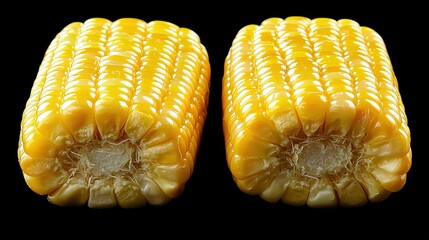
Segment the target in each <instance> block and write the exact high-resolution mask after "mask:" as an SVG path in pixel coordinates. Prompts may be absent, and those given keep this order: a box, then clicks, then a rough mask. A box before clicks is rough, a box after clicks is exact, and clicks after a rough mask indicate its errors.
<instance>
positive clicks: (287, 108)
mask: <svg viewBox="0 0 429 240" xmlns="http://www.w3.org/2000/svg"><path fill="white" fill-rule="evenodd" d="M222 106H223V127H224V135H225V143H226V152H227V162H228V166H229V168H230V171H231V173H232V176H233V178H234V180H235V182H236V183H237V185H238V187H239V188H240V189H241V190H242V191H244V192H245V193H248V194H252V195H260V196H261V197H262V198H263V199H265V200H267V201H269V202H278V201H280V200H281V201H283V202H284V203H286V204H290V205H305V204H307V205H308V206H310V207H333V206H336V205H337V204H339V205H341V206H362V205H364V204H366V203H367V202H368V200H369V201H371V202H379V201H383V200H385V199H386V198H387V197H388V196H389V194H390V193H392V192H397V191H399V190H401V189H402V187H403V186H404V184H405V181H406V174H407V172H408V171H409V169H410V167H411V148H410V141H411V139H410V131H409V128H408V125H407V124H408V123H407V116H406V114H405V109H404V105H403V103H402V100H401V96H400V93H399V88H398V82H397V79H396V77H395V74H394V71H393V67H392V65H391V62H390V59H389V56H388V53H387V50H386V46H385V44H384V42H383V40H382V38H381V37H380V36H379V35H378V34H377V33H376V32H375V31H374V30H372V29H370V28H368V27H362V26H360V25H359V24H358V23H357V22H355V21H353V20H348V19H341V20H338V21H336V20H333V19H329V18H316V19H312V20H311V19H308V18H305V17H288V18H286V19H280V18H270V19H266V20H265V21H263V22H262V24H261V25H260V26H257V25H248V26H245V27H243V28H242V29H241V30H240V31H239V32H238V34H237V35H236V37H235V39H234V40H233V42H232V46H231V48H230V51H229V53H228V56H227V57H226V60H225V72H224V77H223V92H222Z"/></svg>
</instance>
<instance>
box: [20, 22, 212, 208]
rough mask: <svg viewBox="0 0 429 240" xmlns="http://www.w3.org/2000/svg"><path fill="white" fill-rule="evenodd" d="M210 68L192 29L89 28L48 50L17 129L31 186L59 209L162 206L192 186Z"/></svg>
mask: <svg viewBox="0 0 429 240" xmlns="http://www.w3.org/2000/svg"><path fill="white" fill-rule="evenodd" d="M209 80H210V66H209V61H208V55H207V52H206V49H205V47H204V46H203V45H202V44H201V43H200V39H199V37H198V35H197V34H196V33H195V32H193V31H192V30H190V29H187V28H179V27H178V26H176V25H174V24H172V23H169V22H165V21H152V22H149V23H146V22H144V21H143V20H139V19H133V18H123V19H118V20H116V21H114V22H111V21H109V20H107V19H103V18H92V19H88V20H87V21H85V22H84V23H80V22H75V23H71V24H69V25H68V26H66V27H65V28H64V29H63V30H62V31H61V32H60V33H58V34H57V36H56V37H55V39H54V40H53V41H52V43H51V44H50V46H49V47H48V49H47V51H46V53H45V56H44V59H43V61H42V63H41V65H40V68H39V71H38V74H37V77H36V79H35V82H34V85H33V88H32V91H31V94H30V97H29V99H28V101H27V104H26V107H25V110H24V112H23V118H22V123H21V134H20V138H19V147H18V158H19V163H20V166H21V168H22V171H23V175H24V178H25V181H26V183H27V184H28V186H29V187H30V188H31V189H32V190H33V191H34V192H36V193H38V194H41V195H48V200H49V201H50V202H51V203H53V204H55V205H59V206H76V205H77V206H80V205H84V204H86V203H87V204H88V207H90V208H109V207H115V206H119V207H122V208H135V207H141V206H144V205H145V204H146V203H149V204H151V205H163V204H165V203H167V202H168V201H169V200H171V199H172V198H175V197H177V196H179V195H180V194H181V192H182V191H183V189H184V186H185V183H186V181H187V180H188V179H189V178H190V176H191V174H192V171H193V166H194V161H195V158H196V154H197V149H198V145H199V141H200V138H201V134H202V128H203V124H204V121H205V118H206V113H207V109H206V108H207V104H208V95H209Z"/></svg>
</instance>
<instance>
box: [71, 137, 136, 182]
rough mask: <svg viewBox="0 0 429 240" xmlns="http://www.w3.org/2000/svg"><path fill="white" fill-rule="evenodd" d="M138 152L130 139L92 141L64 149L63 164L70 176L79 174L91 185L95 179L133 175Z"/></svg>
mask: <svg viewBox="0 0 429 240" xmlns="http://www.w3.org/2000/svg"><path fill="white" fill-rule="evenodd" d="M139 153H140V151H139V147H138V146H137V145H136V144H133V143H131V142H130V141H122V142H118V143H112V142H107V141H92V142H90V143H88V144H85V145H80V146H76V147H75V148H74V149H73V150H70V149H68V150H65V154H66V156H67V158H65V160H66V161H64V166H65V168H66V169H68V171H70V173H71V175H70V177H76V176H79V178H82V180H84V182H87V184H88V185H91V184H92V182H93V181H94V180H96V179H108V178H111V177H120V176H124V175H127V176H131V177H133V176H134V174H135V172H136V171H137V169H138V168H139V162H140V154H139Z"/></svg>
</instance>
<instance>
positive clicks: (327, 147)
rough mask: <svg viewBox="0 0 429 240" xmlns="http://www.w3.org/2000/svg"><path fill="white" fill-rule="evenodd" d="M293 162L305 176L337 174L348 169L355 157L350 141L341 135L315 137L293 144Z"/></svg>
mask: <svg viewBox="0 0 429 240" xmlns="http://www.w3.org/2000/svg"><path fill="white" fill-rule="evenodd" d="M292 146H293V147H292V149H291V152H292V155H291V160H292V164H293V165H294V166H295V169H296V170H297V171H298V172H300V173H301V175H304V176H310V177H320V176H325V175H335V174H338V173H341V172H343V171H344V170H346V169H347V166H349V165H351V161H352V158H353V148H352V144H351V142H350V141H348V140H346V139H343V138H339V137H314V138H309V139H306V140H304V141H298V142H295V143H293V145H292Z"/></svg>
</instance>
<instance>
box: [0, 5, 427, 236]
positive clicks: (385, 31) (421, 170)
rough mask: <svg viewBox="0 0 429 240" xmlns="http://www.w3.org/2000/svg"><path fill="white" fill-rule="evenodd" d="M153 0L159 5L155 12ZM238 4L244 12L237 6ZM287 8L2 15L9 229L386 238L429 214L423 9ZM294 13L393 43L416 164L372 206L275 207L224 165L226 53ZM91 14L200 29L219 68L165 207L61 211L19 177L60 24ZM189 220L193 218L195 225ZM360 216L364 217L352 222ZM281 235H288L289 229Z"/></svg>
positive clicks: (120, 8)
mask: <svg viewBox="0 0 429 240" xmlns="http://www.w3.org/2000/svg"><path fill="white" fill-rule="evenodd" d="M146 4H147V5H146ZM151 4H154V6H150V5H151ZM233 4H235V5H237V6H236V7H234V8H233V7H232V5H233ZM282 4H283V5H281V4H279V3H271V2H268V1H262V2H258V3H257V4H251V3H229V4H221V3H217V2H201V3H198V4H195V3H186V2H180V3H176V4H174V5H171V4H170V3H165V2H152V3H143V2H140V3H138V4H134V3H126V2H124V1H119V2H112V3H99V5H96V4H94V5H93V6H90V5H89V4H87V3H86V4H85V3H77V2H64V3H57V5H58V6H56V5H49V6H42V5H40V4H38V5H27V4H25V6H21V7H20V8H12V9H10V10H11V12H12V16H14V17H10V18H7V19H5V23H6V24H5V25H4V26H5V29H3V32H4V34H3V35H2V37H3V38H4V39H5V40H6V42H7V44H6V45H4V46H3V47H4V48H5V49H4V51H6V52H8V54H7V55H6V56H7V59H4V60H6V61H7V62H8V63H7V64H6V67H5V66H4V65H3V68H4V72H8V73H10V75H9V76H7V78H6V79H3V80H4V81H3V83H4V84H5V83H7V84H6V85H8V89H11V90H10V91H11V92H10V93H9V90H6V89H3V92H4V93H5V94H6V95H7V94H9V95H10V94H12V95H13V97H12V99H11V98H10V97H7V98H6V99H7V100H3V101H4V103H5V104H4V105H3V106H4V107H5V108H6V109H7V110H6V112H4V116H3V119H4V120H6V121H10V122H8V123H7V125H6V126H5V125H4V126H3V129H5V130H7V137H5V138H4V139H3V140H4V141H3V142H4V143H5V145H4V146H5V148H3V153H6V154H7V155H6V157H5V159H4V160H3V164H5V165H2V166H3V168H2V171H3V172H4V173H6V175H3V176H5V177H6V178H5V179H4V180H2V182H1V185H3V186H5V187H6V188H5V189H6V190H3V193H2V201H3V202H4V204H3V206H4V208H3V209H2V210H3V211H4V214H2V217H5V218H7V219H8V220H7V222H9V219H12V220H14V221H12V223H16V224H18V225H22V224H23V225H28V224H29V221H30V222H31V223H32V224H35V223H37V222H39V220H38V219H42V218H47V219H49V220H48V222H45V220H43V221H42V220H40V221H41V222H42V223H43V225H46V224H47V223H49V224H48V225H47V226H54V225H53V224H58V226H63V227H66V226H65V222H68V223H69V224H72V225H79V226H80V227H79V228H80V229H82V228H88V227H87V226H88V225H86V224H84V223H83V222H86V223H89V222H92V223H112V224H120V223H126V224H125V225H127V226H130V227H131V226H133V228H134V230H135V231H143V228H144V226H146V230H148V229H147V228H148V226H149V225H148V224H149V223H155V224H154V225H168V226H177V225H182V226H185V225H186V226H185V227H186V230H185V231H190V232H192V231H193V229H194V228H195V226H194V224H198V223H200V224H203V225H209V222H210V224H211V225H214V226H218V227H219V228H218V229H219V230H214V231H211V232H210V233H213V234H216V233H219V231H220V232H222V231H223V230H225V231H229V230H233V229H238V230H239V231H243V232H252V231H254V230H255V231H256V229H257V228H255V229H252V228H246V227H245V226H244V227H238V226H240V224H241V223H253V224H254V226H260V225H259V224H263V223H265V224H267V223H268V224H270V226H272V227H273V228H274V226H276V224H280V225H281V226H283V227H285V228H287V227H289V228H292V226H293V224H294V223H295V224H296V225H302V224H304V225H308V224H313V223H315V224H316V225H322V224H325V223H328V225H330V229H331V230H335V229H336V228H337V227H338V226H340V225H342V224H343V225H344V226H346V228H345V229H348V230H350V231H354V230H359V231H361V232H362V231H363V232H365V231H366V230H365V229H368V228H371V227H372V228H374V229H377V228H376V226H378V225H379V224H381V223H383V222H384V223H386V222H388V223H391V225H390V226H389V228H388V229H386V228H384V230H383V231H388V232H395V231H399V228H397V226H398V227H399V226H400V227H401V229H402V227H403V226H405V225H402V224H405V223H414V222H415V221H414V219H415V218H414V217H413V216H414V215H417V216H419V215H420V216H422V213H423V212H427V203H425V199H427V198H425V197H424V195H423V194H425V191H427V186H426V185H427V184H429V183H428V181H427V178H425V175H427V174H426V173H425V172H426V171H427V168H425V166H424V164H426V163H425V161H426V159H424V157H423V151H424V150H423V144H424V142H422V140H421V139H423V137H424V136H426V134H427V133H425V132H427V131H426V130H425V126H423V124H421V123H418V121H423V120H422V119H424V118H423V117H421V116H419V114H422V112H424V111H427V110H426V108H427V107H426V106H427V100H423V98H424V95H423V94H424V93H423V92H424V91H423V90H422V87H423V88H424V85H422V84H423V82H424V81H427V79H426V78H427V75H424V74H423V72H424V70H426V69H424V68H423V67H421V66H420V65H421V64H420V65H419V61H420V60H419V56H421V55H423V54H424V52H425V51H426V50H425V49H424V45H423V42H424V40H423V39H422V36H421V33H420V32H418V31H416V30H419V31H422V30H423V28H421V27H420V26H423V24H422V22H423V21H424V20H423V15H422V14H421V13H419V11H420V9H421V8H419V6H417V5H411V4H410V5H407V6H403V5H401V6H393V10H392V9H390V10H387V9H386V7H387V6H381V7H380V9H376V8H374V7H373V6H372V5H371V4H370V3H357V2H350V3H349V5H347V4H346V3H342V4H341V5H339V3H331V2H324V3H321V4H320V6H319V5H314V4H310V3H306V2H303V3H302V4H300V3H299V2H295V3H294V4H296V5H297V6H294V5H289V4H288V3H286V2H284V3H282ZM390 7H392V6H390ZM296 15H299V16H306V17H309V18H316V17H329V18H333V19H336V20H338V19H341V18H349V19H353V20H355V21H357V22H358V23H360V24H361V25H362V26H368V27H371V28H373V29H374V30H375V31H377V32H378V33H379V34H380V35H381V36H382V37H383V39H384V41H385V43H386V46H387V50H388V52H389V55H390V58H391V61H392V64H393V67H394V71H395V74H396V76H397V78H398V82H399V89H400V92H401V94H402V98H403V102H404V105H405V109H406V113H407V115H408V119H409V126H410V129H411V134H412V143H411V144H412V149H413V166H412V168H411V170H410V172H409V174H408V179H407V183H406V185H405V187H404V188H403V189H402V190H401V191H400V192H398V193H394V194H392V195H391V196H390V197H389V198H388V199H387V200H385V201H383V202H381V203H369V204H367V205H366V206H364V207H360V208H341V207H337V208H333V209H311V208H308V207H291V206H288V205H285V204H283V203H281V201H280V202H279V203H276V204H271V203H268V202H265V201H264V200H262V199H260V198H259V197H258V196H249V195H246V194H244V193H242V192H241V191H240V190H239V189H238V188H237V187H236V185H235V183H234V182H233V180H232V178H231V175H230V172H229V170H228V168H227V165H226V159H225V150H224V141H223V132H222V107H221V81H222V76H223V64H224V60H225V57H226V55H227V53H228V50H229V47H230V45H231V42H232V40H233V39H234V37H235V35H236V33H237V32H238V31H239V29H240V28H242V27H244V26H245V25H248V24H260V23H261V22H262V21H263V20H265V19H267V18H269V17H280V18H286V17H288V16H296ZM92 17H104V18H108V19H109V20H111V21H114V20H116V19H118V18H122V17H135V18H140V19H142V20H145V21H146V22H149V21H152V20H165V21H170V22H173V23H175V24H176V25H178V26H180V27H187V28H190V29H192V30H194V31H195V32H196V33H197V34H198V35H199V36H200V39H201V42H202V43H203V44H204V45H205V47H206V48H207V50H208V54H209V60H210V64H211V71H212V75H211V89H210V91H211V92H210V102H209V108H208V116H207V121H206V124H205V127H204V133H203V138H202V141H201V145H200V151H199V154H198V158H197V162H196V165H195V169H194V173H193V175H192V177H191V178H190V179H189V181H188V182H187V185H186V187H185V190H184V192H183V193H182V195H180V196H179V197H178V198H176V199H173V200H172V201H171V202H170V203H168V204H167V205H165V206H162V207H153V206H149V205H148V206H145V207H143V208H140V209H128V210H124V209H120V208H114V209H104V210H96V209H89V208H87V207H86V206H84V207H81V208H59V207H56V206H54V205H52V204H50V203H49V202H48V201H47V199H46V197H45V196H39V195H37V194H35V193H33V192H32V191H31V190H30V189H29V188H28V187H27V186H26V184H25V182H24V179H23V177H22V173H21V171H20V168H19V164H18V160H17V156H16V151H17V150H16V149H17V143H18V135H19V131H20V125H19V124H20V121H21V114H22V111H23V110H24V107H25V103H26V101H27V99H28V97H29V93H30V90H31V87H32V84H33V81H34V79H35V76H36V74H37V71H38V67H39V65H40V63H41V61H42V58H43V54H44V52H45V51H46V49H47V47H48V45H49V43H50V42H51V40H52V39H53V38H54V37H55V35H56V34H57V33H58V32H59V31H61V29H62V28H63V27H65V26H66V25H67V24H69V23H71V22H75V21H80V22H83V21H85V20H86V19H88V18H92ZM420 24H422V25H420ZM3 58H4V56H3ZM426 71H427V70H426ZM11 85H12V86H11ZM10 86H11V87H10ZM2 97H3V98H4V97H5V96H2ZM422 110H423V111H422ZM6 116H7V117H6ZM418 125H420V126H418ZM426 128H427V126H426ZM10 213H11V214H10ZM423 218H427V217H425V216H423ZM71 219H79V220H78V221H75V220H71ZM131 219H137V220H131ZM188 219H192V220H191V221H190V222H189V220H188ZM274 219H277V220H274ZM328 219H331V220H328ZM332 219H333V220H332ZM356 219H363V220H362V221H361V220H359V222H358V221H354V220H356ZM15 220H16V221H15ZM136 225H141V226H142V230H138V229H135V226H136ZM410 225H411V224H410ZM105 226H107V225H105ZM363 226H366V227H363ZM69 227H70V226H69ZM411 227H412V225H411ZM269 229H270V227H266V229H265V230H263V231H271V230H269ZM275 229H279V230H280V229H281V228H275ZM275 229H274V230H275ZM292 229H293V228H292ZM274 230H273V231H274ZM327 230H328V228H327ZM405 231H407V232H408V231H411V228H405ZM280 232H284V231H283V230H281V231H280ZM310 232H311V231H310ZM282 235H283V236H286V235H285V233H283V234H281V236H282Z"/></svg>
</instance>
